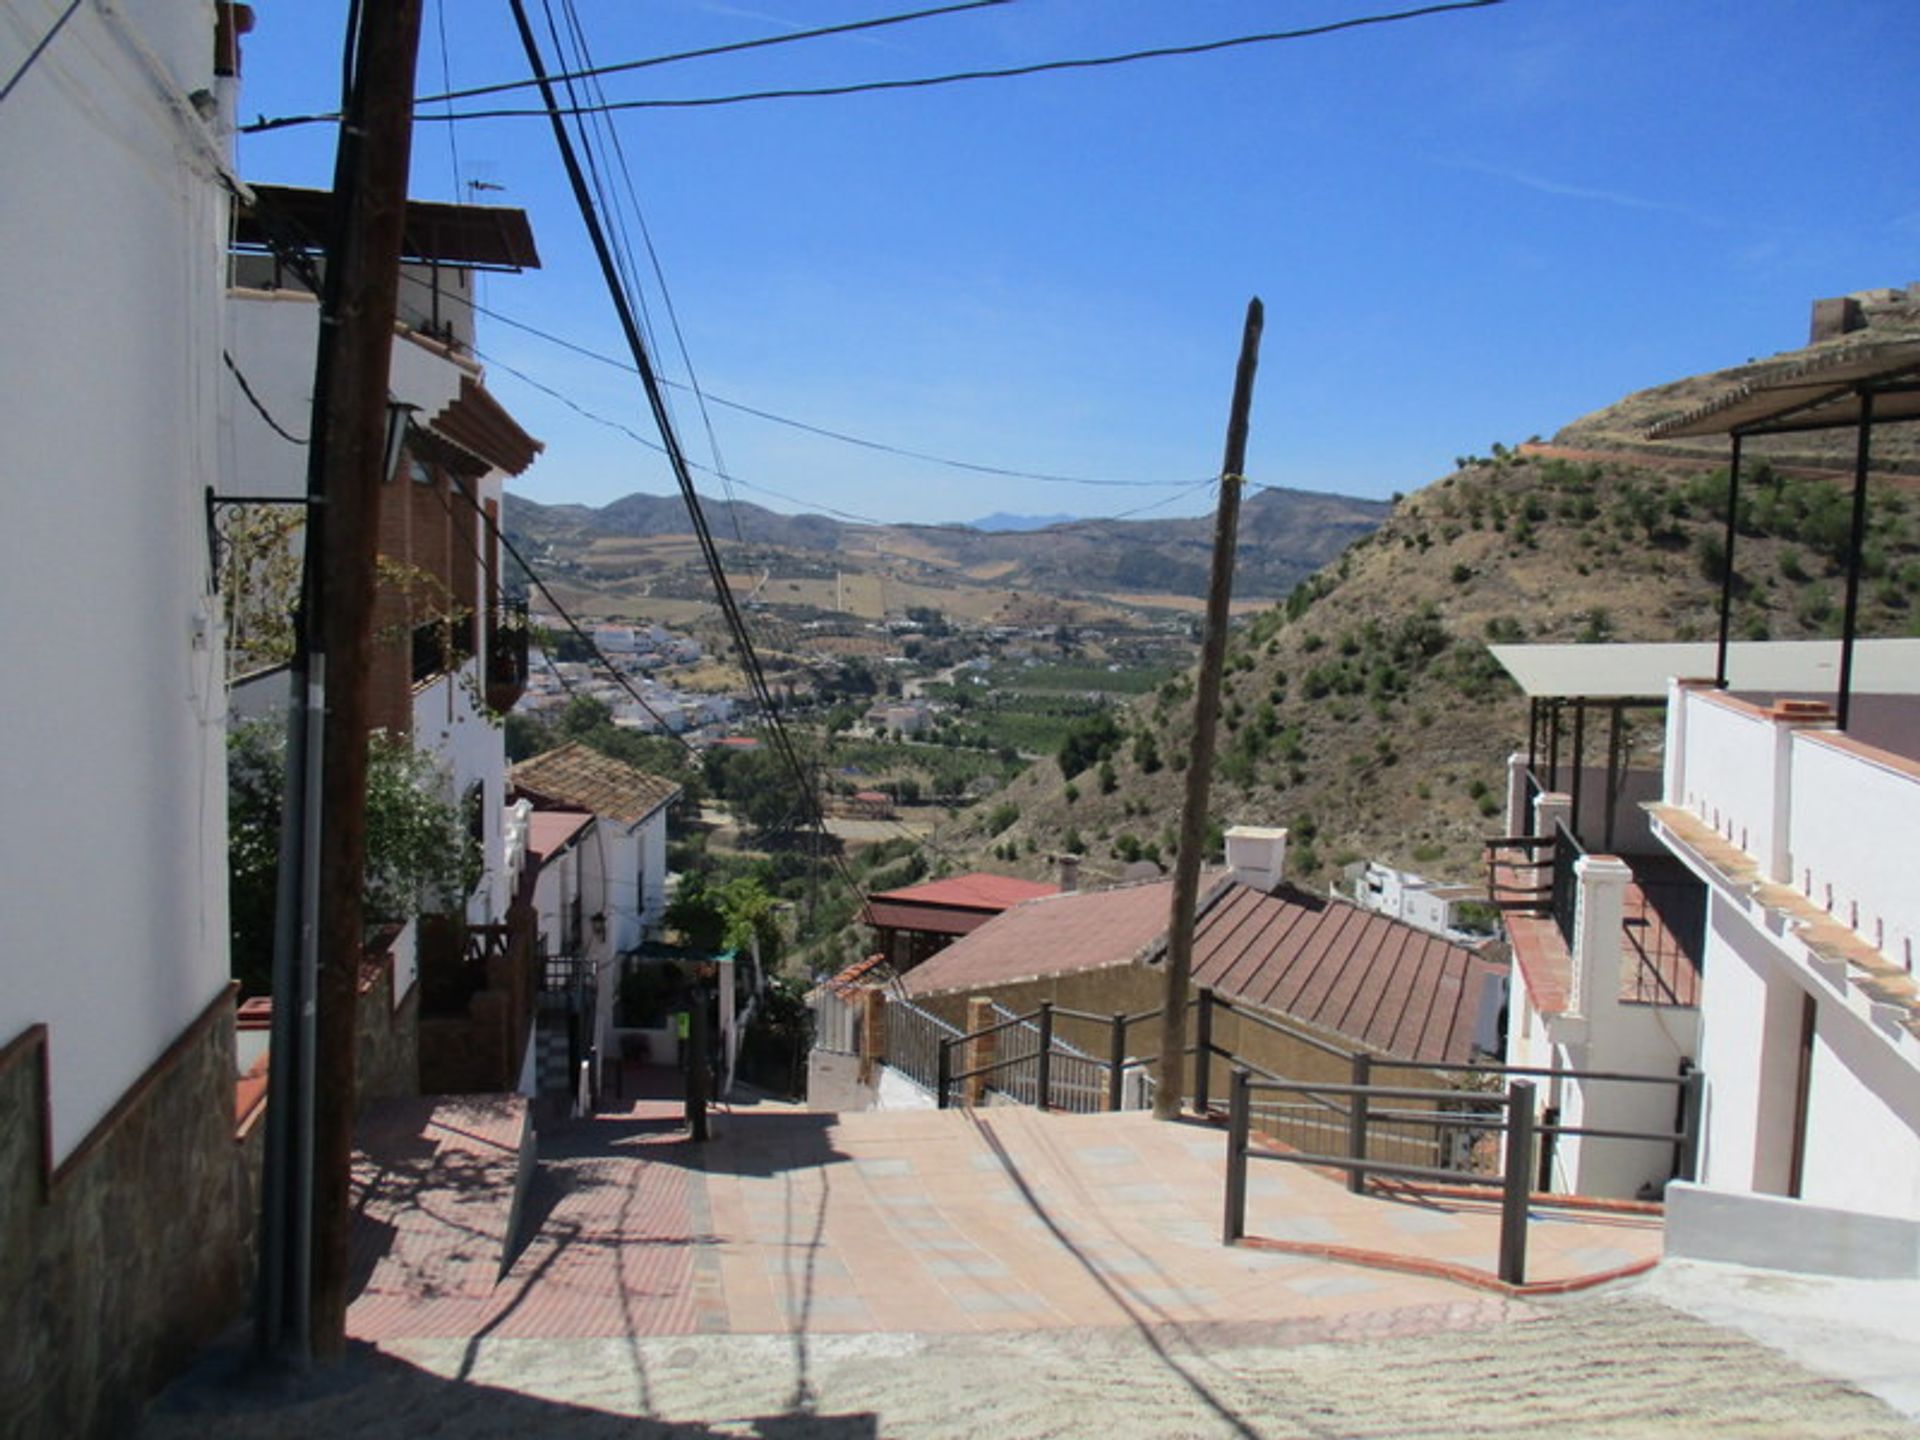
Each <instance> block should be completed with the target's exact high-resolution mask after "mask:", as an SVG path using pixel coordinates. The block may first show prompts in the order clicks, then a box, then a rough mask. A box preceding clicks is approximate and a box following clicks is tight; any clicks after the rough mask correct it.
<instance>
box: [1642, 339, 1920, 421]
mask: <svg viewBox="0 0 1920 1440" xmlns="http://www.w3.org/2000/svg"><path fill="white" fill-rule="evenodd" d="M1863 389H1865V390H1870V391H1872V392H1873V418H1874V421H1875V423H1876V424H1878V423H1885V422H1890V421H1895V420H1914V419H1920V339H1901V340H1886V341H1879V342H1869V343H1862V344H1853V345H1847V346H1844V347H1841V348H1838V349H1834V350H1830V351H1828V352H1827V353H1825V354H1823V355H1815V356H1812V357H1811V358H1809V359H1806V360H1802V361H1800V362H1798V363H1797V364H1793V365H1788V366H1785V367H1783V368H1782V369H1780V370H1777V371H1774V372H1772V373H1770V374H1767V375H1764V376H1762V377H1760V378H1758V379H1754V380H1749V381H1747V382H1746V383H1745V384H1744V385H1737V386H1735V387H1734V388H1733V389H1731V390H1728V391H1726V392H1724V393H1723V394H1720V395H1716V396H1715V397H1714V398H1713V399H1711V400H1709V401H1707V402H1706V403H1705V404H1704V405H1699V406H1696V407H1695V408H1694V409H1692V410H1689V411H1687V412H1686V413H1685V414H1684V415H1676V416H1674V417H1673V418H1672V419H1669V420H1662V421H1661V422H1660V423H1659V424H1657V425H1653V426H1650V427H1649V428H1648V430H1647V438H1648V439H1649V440H1679V439H1684V438H1686V437H1688V436H1694V435H1733V434H1740V435H1786V434H1792V433H1795V432H1797V431H1804V430H1833V429H1839V428H1842V427H1845V426H1850V425H1858V424H1859V423H1860V418H1861V408H1860V392H1861V391H1862V390H1863Z"/></svg>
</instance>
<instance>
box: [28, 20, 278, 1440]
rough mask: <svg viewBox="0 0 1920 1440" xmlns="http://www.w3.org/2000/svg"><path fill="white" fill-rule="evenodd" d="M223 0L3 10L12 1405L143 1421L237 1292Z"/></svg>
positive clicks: (239, 1195)
mask: <svg viewBox="0 0 1920 1440" xmlns="http://www.w3.org/2000/svg"><path fill="white" fill-rule="evenodd" d="M63 8H69V9H70V13H61V11H62V9H63ZM233 8H234V7H230V6H227V5H218V6H216V5H213V4H195V5H162V4H138V5H134V4H124V5H82V6H78V7H53V6H38V7H31V8H19V7H16V8H15V9H14V10H13V12H12V13H11V15H10V18H9V20H8V22H7V24H5V25H4V26H0V74H5V75H7V76H8V77H10V78H9V92H10V93H9V94H8V95H7V98H6V103H5V107H4V111H0V177H4V180H0V255H4V256H5V257H6V258H5V264H4V265H3V266H0V337H4V339H0V493H4V495H5V509H6V524H5V525H4V526H0V614H4V615H5V617H6V619H5V622H4V623H0V675H4V677H5V683H4V691H3V692H0V695H3V697H4V698H0V795H4V796H5V797H6V803H7V806H8V812H9V816H10V817H11V818H10V820H9V823H8V824H7V825H6V826H5V827H3V828H0V914H4V915H5V916H6V921H7V942H6V948H5V953H4V955H3V956H0V1216H4V1217H6V1218H5V1221H4V1223H3V1224H0V1232H3V1233H4V1239H0V1336H4V1337H5V1344H4V1345H3V1346H0V1432H4V1433H7V1434H22V1435H73V1436H91V1435H106V1434H124V1433H127V1432H128V1431H129V1430H131V1428H132V1427H133V1423H134V1421H135V1420H136V1419H137V1418H138V1410H139V1406H140V1404H141V1402H142V1401H143V1400H144V1398H145V1397H146V1395H147V1394H148V1393H149V1392H150V1391H151V1390H152V1389H154V1388H156V1387H157V1386H158V1385H159V1384H160V1383H161V1382H162V1381H163V1380H164V1379H165V1378H166V1377H167V1374H168V1371H169V1367H170V1366H172V1365H175V1364H177V1363H178V1362H179V1360H180V1359H181V1357H182V1356H183V1355H185V1354H188V1353H191V1351H192V1349H193V1347H194V1346H196V1345H197V1344H199V1343H201V1342H202V1341H204V1340H206V1339H208V1338H210V1337H211V1336H213V1335H214V1334H216V1333H218V1332H219V1331H220V1330H221V1329H222V1328H224V1327H225V1326H226V1325H227V1324H228V1323H229V1321H230V1320H231V1319H232V1318H233V1317H234V1316H235V1315H236V1314H237V1313H238V1311H239V1309H240V1307H241V1305H242V1304H243V1303H244V1298H245V1293H246V1291H245V1286H246V1274H245V1258H244V1256H245V1252H244V1248H243V1245H242V1243H241V1241H242V1236H243V1234H244V1233H245V1231H246V1229H247V1221H246V1217H245V1216H244V1215H243V1213H242V1210H243V1207H244V1203H245V1202H244V1198H243V1197H244V1194H245V1190H244V1187H243V1186H242V1185H241V1184H240V1183H239V1170H238V1168H237V1167H238V1162H239V1161H240V1159H241V1157H242V1153H243V1152H242V1150H241V1147H239V1146H237V1145H236V1142H235V1119H234V1116H235V1086H234V1075H235V1067H234V1058H233V1057H234V1013H233V1012H234V1006H233V997H232V992H231V986H230V983H229V979H228V976H229V965H228V959H227V949H228V945H227V881H226V872H227V824H226V803H227V792H226V750H225V739H226V684H225V675H224V673H223V670H222V663H223V655H224V648H225V647H224V643H223V639H222V636H221V619H220V615H221V612H220V605H219V602H218V599H217V597H216V595H215V594H214V587H213V571H212V565H211V560H210V556H209V551H208V545H207V525H206V507H205V498H204V497H205V494H206V492H207V490H208V489H209V488H210V487H211V486H213V485H214V484H215V483H216V481H217V479H218V468H217V460H218V447H217V441H218V432H217V419H218V415H219V410H220V404H221V399H220V395H221V384H222V373H223V372H222V365H221V359H220V351H221V337H222V324H223V322H222V312H223V309H224V306H225V298H224V288H225V287H224V283H223V276H222V267H223V264H224V256H225V245H226V232H227V225H228V220H229V205H230V196H231V194H232V192H233V190H234V189H237V188H242V187H240V186H239V182H238V180H237V178H236V177H235V176H234V174H233V172H232V168H231V165H230V159H231V157H230V145H229V140H230V136H231V133H232V129H231V127H232V119H233V109H234V87H235V84H236V81H235V76H236V75H237V73H238V65H237V33H236V27H235V26H234V23H233V15H232V9H233ZM43 36H44V37H47V38H46V44H45V47H44V49H43V50H41V51H40V53H39V54H38V55H37V56H34V57H33V58H31V59H29V51H30V50H31V49H32V48H33V47H34V45H35V44H36V43H37V42H38V41H39V40H40V39H41V38H42V37H43ZM103 1217H105V1223H106V1224H107V1229H106V1230H104V1231H103V1230H102V1228H101V1227H102V1223H103ZM103 1236H104V1237H105V1239H106V1241H107V1243H103ZM130 1255H137V1256H138V1262H139V1264H138V1276H139V1283H138V1285H137V1286H130V1285H128V1284H126V1283H125V1277H126V1275H127V1273H128V1271H127V1266H128V1263H129V1258H128V1257H129V1256H130Z"/></svg>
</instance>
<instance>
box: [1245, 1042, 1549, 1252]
mask: <svg viewBox="0 0 1920 1440" xmlns="http://www.w3.org/2000/svg"><path fill="white" fill-rule="evenodd" d="M1314 1083H1316V1082H1296V1081H1291V1080H1288V1081H1272V1080H1255V1079H1254V1078H1253V1076H1252V1074H1251V1073H1250V1072H1249V1071H1248V1070H1247V1069H1246V1068H1245V1067H1244V1066H1236V1067H1235V1068H1234V1072H1233V1080H1232V1085H1231V1088H1230V1091H1229V1097H1228V1104H1227V1176H1226V1187H1225V1188H1226V1203H1225V1213H1224V1215H1223V1216H1222V1219H1221V1226H1220V1238H1221V1241H1222V1243H1224V1244H1227V1245H1231V1244H1233V1243H1234V1242H1235V1241H1237V1240H1240V1239H1243V1238H1244V1237H1245V1236H1246V1233H1247V1159H1248V1157H1249V1156H1250V1155H1253V1154H1255V1153H1256V1152H1254V1151H1253V1150H1252V1148H1251V1146H1250V1145H1249V1143H1248V1141H1249V1135H1250V1134H1251V1130H1252V1122H1253V1102H1252V1096H1253V1091H1254V1090H1255V1089H1260V1090H1280V1091H1299V1090H1302V1089H1304V1088H1305V1087H1306V1085H1308V1084H1314ZM1320 1088H1325V1089H1328V1090H1331V1091H1334V1092H1336V1093H1337V1092H1339V1091H1342V1090H1344V1091H1347V1092H1350V1093H1351V1094H1352V1095H1353V1099H1354V1103H1355V1109H1356V1111H1358V1109H1359V1107H1360V1105H1361V1104H1362V1103H1363V1102H1364V1101H1365V1100H1366V1099H1367V1098H1368V1097H1369V1096H1370V1095H1383V1096H1392V1095H1394V1094H1396V1093H1408V1092H1409V1088H1410V1087H1406V1086H1398V1087H1396V1086H1380V1085H1375V1086H1322V1087H1320ZM1412 1093H1415V1094H1416V1095H1418V1094H1420V1093H1422V1092H1412ZM1424 1093H1431V1092H1424ZM1501 1100H1502V1102H1503V1104H1504V1105H1505V1107H1506V1110H1507V1121H1506V1124H1505V1127H1504V1128H1505V1130H1506V1134H1507V1153H1506V1161H1505V1165H1504V1167H1503V1170H1502V1173H1501V1175H1500V1189H1501V1199H1500V1262H1499V1275H1500V1279H1501V1280H1503V1281H1505V1282H1506V1283H1507V1284H1509V1285H1522V1284H1525V1283H1526V1270H1527V1201H1528V1199H1529V1198H1530V1195H1531V1191H1530V1189H1529V1186H1528V1177H1529V1176H1530V1175H1531V1174H1532V1173H1533V1148H1534V1134H1533V1084H1532V1082H1530V1081H1527V1080H1516V1081H1514V1082H1513V1084H1512V1085H1511V1086H1509V1087H1508V1089H1507V1093H1506V1094H1505V1095H1504V1096H1502V1097H1501ZM1257 1153H1258V1155H1259V1158H1261V1159H1263V1160H1280V1161H1283V1162H1286V1163H1288V1164H1294V1165H1328V1166H1333V1167H1335V1168H1338V1169H1344V1170H1345V1171H1346V1172H1347V1173H1348V1175H1349V1177H1350V1180H1349V1184H1350V1185H1351V1186H1353V1187H1354V1188H1356V1189H1357V1188H1360V1187H1362V1186H1363V1185H1364V1184H1365V1179H1366V1177H1367V1176H1368V1175H1388V1176H1393V1177H1395V1178H1399V1179H1409V1180H1427V1181H1434V1182H1437V1183H1446V1182H1449V1181H1452V1180H1455V1179H1457V1178H1458V1176H1457V1174H1456V1173H1455V1172H1453V1171H1449V1170H1441V1169H1438V1168H1436V1167H1434V1166H1430V1165H1407V1164H1404V1163H1402V1162H1400V1161H1395V1160H1369V1159H1367V1158H1366V1156H1365V1154H1364V1153H1358V1152H1356V1153H1350V1154H1347V1155H1327V1154H1313V1153H1308V1152H1301V1151H1294V1152H1290V1153H1289V1152H1280V1151H1260V1152H1257Z"/></svg>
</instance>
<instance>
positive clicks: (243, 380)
mask: <svg viewBox="0 0 1920 1440" xmlns="http://www.w3.org/2000/svg"><path fill="white" fill-rule="evenodd" d="M220 358H221V359H222V360H224V361H226V362H227V369H229V370H231V371H232V372H233V378H234V381H235V383H237V384H238V385H239V386H240V393H241V394H242V395H244V396H246V397H247V403H248V404H249V405H251V406H253V409H254V413H255V414H257V415H258V416H259V417H260V418H261V419H262V420H264V421H266V422H267V428H268V429H269V430H271V431H273V433H274V434H276V435H278V436H279V437H280V438H281V439H282V440H285V441H286V442H287V443H288V444H289V445H305V444H306V443H307V442H306V441H304V440H302V439H301V438H300V437H299V436H298V435H295V434H293V433H292V432H291V431H289V430H288V429H287V427H286V426H284V425H282V424H281V423H280V422H279V421H278V420H276V419H274V418H273V416H272V415H270V414H269V413H267V407H266V406H265V405H263V404H261V403H260V397H259V396H258V395H256V394H254V393H253V386H251V385H249V384H248V383H247V377H246V376H245V375H244V374H242V373H241V370H240V367H239V366H238V365H236V364H234V363H233V352H232V351H230V350H222V351H221V352H220Z"/></svg>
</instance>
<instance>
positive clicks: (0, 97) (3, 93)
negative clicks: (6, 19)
mask: <svg viewBox="0 0 1920 1440" xmlns="http://www.w3.org/2000/svg"><path fill="white" fill-rule="evenodd" d="M79 8H80V0H69V3H68V5H67V8H66V9H64V10H62V11H61V12H60V18H59V19H58V20H55V21H54V22H53V28H51V29H50V30H48V31H47V33H46V34H44V35H42V36H41V37H40V43H39V44H38V45H35V46H34V47H33V49H31V50H29V51H28V52H27V58H26V59H24V60H22V61H21V62H20V68H19V69H18V70H15V71H14V72H13V74H11V75H9V76H8V77H7V83H6V84H5V85H0V103H4V102H5V101H6V98H7V97H8V96H9V95H11V94H13V87H14V86H16V85H18V84H19V83H20V81H21V79H22V78H24V77H25V75H26V73H27V71H29V70H31V69H32V68H33V62H34V61H36V60H38V59H39V58H40V57H41V56H42V55H43V54H45V53H46V49H47V47H48V46H49V45H51V44H53V37H54V36H56V35H58V34H59V33H60V32H61V31H62V30H64V29H65V28H66V24H67V21H69V20H71V19H72V18H73V12H74V11H76V10H78V9H79Z"/></svg>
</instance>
